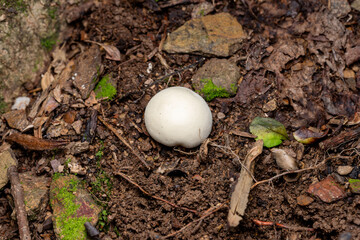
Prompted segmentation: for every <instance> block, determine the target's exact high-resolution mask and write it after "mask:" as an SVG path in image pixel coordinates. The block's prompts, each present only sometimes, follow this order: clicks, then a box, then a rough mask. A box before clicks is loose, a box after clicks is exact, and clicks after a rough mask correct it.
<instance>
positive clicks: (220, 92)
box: [198, 78, 230, 102]
mask: <svg viewBox="0 0 360 240" xmlns="http://www.w3.org/2000/svg"><path fill="white" fill-rule="evenodd" d="M201 82H202V83H204V86H203V88H202V89H201V90H200V91H198V93H200V94H202V95H203V96H204V98H205V100H206V101H208V102H209V101H211V100H213V99H214V98H217V97H230V93H229V92H228V91H226V89H225V88H223V87H219V86H216V85H215V84H214V83H213V82H212V79H209V78H206V79H201Z"/></svg>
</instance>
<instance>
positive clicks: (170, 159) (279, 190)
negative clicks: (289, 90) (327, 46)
mask: <svg viewBox="0 0 360 240" xmlns="http://www.w3.org/2000/svg"><path fill="white" fill-rule="evenodd" d="M141 2H143V1H134V2H133V1H119V0H114V1H112V0H107V1H103V2H102V3H101V4H100V3H99V4H96V5H94V6H93V7H92V8H91V9H90V11H89V12H87V13H85V14H84V16H83V17H82V18H80V19H78V20H77V21H75V22H73V23H72V30H71V32H70V33H69V34H68V39H66V40H67V42H68V43H69V44H67V47H68V48H69V49H68V51H70V50H71V49H70V48H71V44H75V43H77V42H82V43H83V44H84V46H85V47H89V46H90V45H91V44H90V43H84V42H83V40H84V39H85V40H86V39H88V40H91V41H95V42H101V43H109V44H111V45H114V46H116V47H117V48H118V49H119V50H120V51H121V54H122V57H123V59H122V60H121V61H120V62H118V61H112V60H107V59H105V58H104V61H103V63H104V66H105V70H104V73H106V74H111V75H112V77H113V79H115V80H116V84H117V90H118V94H117V98H115V99H114V100H112V101H104V102H102V107H101V110H100V111H99V115H101V116H102V117H103V118H104V119H106V121H107V122H108V123H109V124H111V125H112V126H113V127H115V128H116V129H118V130H119V132H120V133H121V135H122V136H123V137H124V138H126V139H127V140H128V142H129V143H130V145H131V146H132V147H133V148H134V149H138V150H139V152H140V153H141V155H143V156H146V160H147V162H148V163H149V164H150V166H151V169H152V170H151V171H149V170H147V169H146V167H144V165H143V164H142V163H141V162H140V161H139V160H138V159H137V158H136V157H135V156H134V155H133V153H132V152H131V151H130V150H129V149H128V148H127V147H126V146H125V145H124V144H123V143H122V142H121V141H120V140H119V139H118V138H117V137H116V136H115V135H113V133H112V132H111V131H110V130H109V129H108V128H106V127H105V126H104V125H103V124H102V123H101V122H99V121H98V122H97V124H98V125H97V134H96V137H95V140H94V141H93V142H92V146H91V148H90V152H88V153H85V154H82V155H81V157H80V162H81V164H82V165H83V166H85V167H87V168H88V174H87V175H86V176H85V177H83V178H84V180H85V181H86V182H87V183H88V186H89V187H88V189H89V190H90V191H93V194H94V195H95V196H96V198H97V200H98V202H99V203H100V204H102V205H103V207H104V209H105V210H106V212H107V218H106V219H105V220H104V219H103V220H101V221H102V224H103V225H104V226H102V225H98V226H97V227H98V229H101V231H102V232H101V239H105V238H106V237H109V238H111V239H161V237H163V236H167V235H169V234H172V233H174V232H175V231H179V232H178V233H177V234H175V236H174V237H172V239H324V240H325V239H338V236H339V235H340V234H341V233H342V232H350V233H351V234H352V237H353V238H352V239H360V228H359V225H360V221H359V217H358V216H359V213H360V210H359V209H360V208H359V206H360V197H359V195H355V194H351V193H350V192H349V191H348V195H347V197H345V198H343V199H340V200H338V201H336V202H333V203H324V202H322V201H321V200H320V199H318V198H316V197H314V199H315V201H314V202H313V203H311V204H310V205H308V206H299V205H298V204H297V200H296V199H297V197H298V196H299V195H301V194H306V191H307V189H308V187H309V185H310V184H311V183H313V182H314V181H315V180H321V179H323V178H324V177H326V176H327V175H329V174H331V173H332V172H334V170H335V168H336V167H337V166H339V165H352V166H358V165H359V157H358V150H357V148H356V146H357V142H356V140H355V141H354V140H352V141H350V142H347V143H345V144H342V145H341V146H339V147H337V148H336V149H330V150H328V151H324V150H322V149H320V147H319V146H318V145H317V144H313V145H309V146H305V148H304V149H302V148H301V146H300V145H301V144H299V143H297V142H296V141H295V140H293V139H292V137H291V140H288V141H285V142H284V143H283V146H286V147H288V148H291V149H293V150H294V151H295V152H301V153H303V157H302V158H301V162H302V163H303V166H304V167H309V166H313V165H314V164H315V163H316V162H317V163H318V162H321V161H322V160H323V159H324V158H326V157H327V156H333V155H336V154H341V155H343V156H354V158H353V159H352V160H342V159H339V160H331V161H329V163H328V164H326V165H324V166H323V167H320V168H318V169H315V170H311V171H305V172H303V173H302V175H301V176H300V178H299V180H298V181H296V182H292V183H290V182H286V181H285V180H284V179H283V178H282V177H281V178H278V179H276V180H274V181H272V182H271V183H265V184H260V185H258V186H256V187H255V188H254V189H252V190H251V192H250V197H249V203H248V207H247V209H246V213H245V217H244V219H243V220H242V222H241V223H240V226H239V227H237V228H235V229H230V228H229V227H228V225H227V213H228V206H229V200H230V197H231V193H232V185H233V183H234V182H235V179H236V176H237V175H238V173H239V172H240V169H241V166H240V164H239V163H238V160H237V159H236V158H235V157H234V155H233V154H232V153H231V151H230V149H231V150H232V151H233V152H234V153H235V154H237V155H238V156H239V158H240V159H241V160H243V159H244V157H245V156H246V154H247V152H248V151H249V149H250V148H251V146H252V144H253V142H254V140H253V139H251V138H245V137H241V136H238V135H237V134H234V130H237V131H245V132H248V129H249V124H250V122H251V121H252V119H254V118H255V117H256V116H265V113H264V111H263V105H264V104H265V103H267V102H268V101H269V100H271V99H276V101H277V103H278V107H277V109H276V110H275V111H272V112H269V113H267V115H268V116H269V117H272V118H275V119H277V120H278V121H280V122H282V123H283V124H284V125H285V127H286V129H287V131H288V132H289V133H291V132H293V131H295V130H296V129H297V127H298V122H299V121H300V120H304V118H301V117H300V116H299V113H298V112H297V111H296V110H295V109H294V108H293V106H292V105H291V104H289V99H286V98H284V97H283V95H282V93H283V91H282V89H281V88H282V87H284V86H283V85H282V84H281V83H279V81H278V79H279V75H277V73H276V71H275V70H274V71H268V69H264V68H263V67H256V66H255V65H256V60H257V61H258V64H260V62H263V60H264V59H265V60H266V58H267V56H268V55H269V54H267V56H266V54H264V52H265V51H266V48H267V47H268V46H270V45H271V46H276V45H275V43H276V42H280V41H282V39H283V38H284V39H285V37H284V35H285V33H286V34H288V35H292V36H293V37H294V38H295V37H296V38H299V39H301V38H304V39H305V38H306V37H307V36H308V35H306V32H305V31H304V32H302V33H299V34H297V33H295V32H291V31H287V29H286V28H284V27H283V26H285V21H292V23H294V22H296V21H300V20H299V19H298V18H304V16H306V15H308V14H311V13H312V12H316V11H319V12H320V11H322V9H323V7H322V5H323V3H321V1H306V2H303V1H298V2H299V3H300V4H299V9H297V10H296V11H297V13H298V15H297V16H298V18H297V19H293V18H291V17H290V18H289V17H286V13H289V12H290V10H291V8H290V7H289V6H290V3H291V2H295V1H282V2H284V3H283V5H282V4H275V3H274V4H273V5H274V6H273V7H269V6H267V7H268V8H269V9H266V8H265V7H264V8H265V10H264V9H262V8H261V7H260V6H257V5H256V4H255V3H254V4H251V3H250V2H249V1H217V3H216V7H215V10H214V12H213V13H215V12H223V11H227V12H229V13H230V14H232V15H233V16H236V18H237V19H238V21H239V22H240V23H241V24H242V25H243V27H244V28H245V30H246V31H247V32H250V31H253V32H252V35H251V37H250V38H249V39H247V40H246V41H245V43H244V46H243V48H242V49H241V50H240V51H239V52H238V53H237V54H236V55H235V56H234V57H235V58H238V59H239V60H238V64H237V65H238V66H239V67H240V68H241V69H242V74H243V75H244V80H243V82H242V83H241V85H240V90H239V91H240V92H241V91H243V92H242V93H240V94H238V95H237V97H235V98H234V99H231V100H223V99H216V100H214V101H212V102H209V106H210V108H211V111H212V113H213V117H214V122H213V130H212V133H211V135H210V139H211V142H212V143H215V144H217V145H220V146H226V147H228V148H226V149H225V151H223V150H222V149H221V148H218V147H215V146H214V145H211V144H209V145H208V153H207V155H206V157H203V158H201V157H200V151H199V148H195V149H190V150H189V149H182V148H169V147H165V146H163V145H161V144H159V143H157V142H155V141H154V140H152V139H151V137H150V136H149V135H148V133H147V132H146V128H145V125H144V120H143V113H144V109H145V107H146V104H147V102H148V101H149V100H150V98H151V97H152V96H153V95H155V94H156V93H157V92H158V91H159V90H161V89H164V88H166V87H167V86H191V77H192V75H193V70H194V68H192V69H190V70H188V69H186V70H182V71H180V74H176V75H173V76H171V77H170V78H167V79H166V81H160V82H158V83H156V84H154V85H153V86H152V87H150V88H149V89H146V90H145V91H143V89H144V86H145V85H144V84H145V82H146V81H148V80H149V79H152V80H156V79H160V78H161V77H162V76H165V75H166V74H167V73H169V72H170V70H175V69H178V70H181V69H184V67H186V66H189V65H191V64H194V63H196V62H197V61H199V60H200V59H201V58H202V56H195V55H187V54H166V53H163V54H162V56H163V57H164V58H165V60H166V61H167V63H168V64H169V66H170V69H166V68H165V67H164V65H163V64H162V63H161V62H160V60H159V58H157V57H156V56H154V57H152V58H151V59H149V60H147V61H144V59H145V58H146V57H147V56H149V54H150V53H151V52H152V51H153V49H154V48H155V47H156V46H158V45H159V43H160V41H161V38H162V37H163V34H164V32H165V31H167V32H171V31H173V30H175V29H176V28H177V27H179V26H181V25H182V24H183V23H184V22H185V21H187V20H189V19H190V18H191V16H190V15H191V10H192V8H193V6H194V4H189V3H188V4H180V5H177V6H172V7H169V8H165V9H162V11H153V9H152V8H151V7H147V6H148V5H147V4H149V3H151V2H152V1H144V3H141ZM246 2H248V3H247V4H245V5H244V3H246ZM274 2H277V1H274ZM324 4H325V6H326V5H327V1H325V3H324ZM270 8H271V9H270ZM284 11H285V13H284ZM277 14H278V15H277ZM351 14H352V17H353V20H351V22H352V23H353V24H352V25H350V26H349V25H348V26H349V28H352V32H353V33H354V34H355V35H356V34H357V33H358V31H357V30H358V20H359V14H358V12H352V13H351ZM299 15H300V16H299ZM346 21H347V19H341V22H342V23H344V24H345V23H346ZM283 32H284V33H283ZM283 34H284V35H283ZM355 37H356V38H357V37H358V36H355ZM275 50H276V49H275ZM256 51H258V52H257V53H256ZM261 51H262V52H261ZM250 53H251V54H250ZM242 56H251V57H250V58H251V61H252V62H251V63H249V61H247V60H246V58H241V57H242ZM305 59H312V60H313V61H316V60H315V58H314V57H313V56H312V55H311V53H310V52H307V53H305V56H303V57H301V58H299V59H298V58H295V57H294V58H293V59H292V60H291V61H289V62H285V64H284V66H282V69H280V70H279V71H280V72H281V76H285V78H286V77H287V76H290V75H291V74H292V73H291V71H292V70H291V67H292V66H294V65H295V64H297V63H298V62H302V61H303V60H305ZM279 61H281V60H279ZM149 62H151V63H152V64H153V66H154V68H153V70H152V72H151V73H150V74H149V73H147V71H146V70H147V68H148V63H149ZM249 64H250V65H251V66H250V67H249ZM261 64H263V63H261ZM315 64H317V65H316V66H317V69H316V70H315V71H316V73H315V74H314V75H313V78H314V79H315V80H316V79H320V78H322V77H323V75H322V74H323V70H326V71H330V70H329V68H328V67H327V66H326V64H325V65H324V64H323V63H317V62H315ZM197 67H198V66H196V67H195V69H196V68H197ZM337 79H340V78H339V77H335V76H332V77H331V81H333V82H335V81H336V80H337ZM315 80H314V81H315ZM322 84H323V83H322V82H321V81H318V82H317V83H316V84H314V85H309V86H308V87H309V88H314V89H315V90H314V91H312V93H313V95H307V97H308V100H309V101H310V100H311V101H313V102H318V101H321V100H320V96H317V95H316V94H315V93H316V87H318V86H319V85H322ZM330 90H332V89H330ZM134 91H139V92H140V93H133V92H134ZM306 91H307V90H306ZM356 91H358V90H354V92H355V93H356V94H357V92H356ZM129 93H133V94H129ZM142 93H144V94H142ZM290 101H291V100H290ZM339 101H341V99H340V100H339ZM308 110H309V108H308ZM66 111H67V109H62V108H60V109H57V110H56V114H55V116H54V118H55V117H56V116H57V115H59V114H61V113H64V112H66ZM311 111H313V112H312V113H314V111H317V109H316V108H314V109H310V112H311ZM220 112H221V113H224V115H225V117H224V118H222V117H221V115H218V113H220ZM314 115H315V116H314V117H312V118H308V119H306V118H305V120H306V121H305V123H306V124H307V125H305V126H310V125H311V126H314V127H321V126H325V125H324V124H326V123H327V121H328V119H329V117H328V113H326V114H325V113H324V114H323V115H322V114H321V113H319V114H317V113H314ZM219 116H220V118H219ZM303 116H304V115H302V117H303ZM312 116H313V115H312ZM89 117H90V111H88V110H87V109H85V110H84V109H82V110H81V111H79V112H78V113H77V118H79V119H83V120H84V122H86V120H87V119H89ZM301 124H304V121H302V122H301ZM326 126H327V127H329V128H330V134H334V135H336V134H338V133H339V130H336V126H335V127H334V126H332V125H326ZM349 129H350V128H349V127H344V126H340V130H349ZM335 130H336V131H335ZM289 135H290V134H289ZM81 138H82V136H80V135H79V136H73V137H72V140H73V141H75V140H81ZM14 148H15V147H14ZM16 148H17V149H16V156H17V158H18V160H19V162H20V166H19V171H28V170H32V169H35V168H36V166H37V162H36V161H37V160H38V159H40V158H41V156H42V155H43V156H52V155H53V154H55V157H58V156H62V155H63V153H62V152H55V153H54V152H45V153H39V152H35V151H27V150H24V149H22V148H21V147H16ZM99 151H102V152H103V155H102V157H100V156H99V154H97V153H99ZM56 154H59V155H56ZM269 155H270V151H269V150H268V149H264V151H263V153H262V154H261V155H260V156H259V158H258V160H257V162H256V166H255V174H254V176H255V178H256V179H257V180H258V181H259V180H264V179H268V178H270V177H272V176H275V175H276V174H278V173H280V172H281V170H279V169H278V167H277V166H276V164H275V162H274V160H273V159H272V158H270V157H269ZM59 158H61V157H59ZM176 163H177V164H176ZM165 164H167V165H174V166H172V167H168V168H167V170H166V171H165V173H163V174H160V173H157V172H156V169H158V168H159V167H160V166H164V165H165ZM118 172H122V173H123V174H125V175H126V176H128V177H129V178H130V179H131V180H132V181H133V182H135V183H137V184H138V185H139V186H141V188H143V189H144V190H145V191H147V192H148V193H149V194H150V195H154V196H157V197H160V198H163V199H166V200H168V201H169V202H172V203H175V204H177V205H178V206H181V207H185V208H188V209H193V210H196V211H197V213H198V214H196V213H193V212H191V211H188V210H185V209H182V208H180V207H173V206H170V205H169V204H167V203H164V202H162V201H159V200H157V199H154V198H152V197H150V196H148V195H146V194H144V193H143V192H141V191H140V190H139V188H138V187H136V186H135V185H134V184H131V183H130V182H129V181H127V180H126V179H124V178H122V177H121V176H119V175H118V174H117V173H118ZM39 174H42V175H44V174H45V175H47V176H52V174H53V173H52V171H51V170H49V171H48V172H46V170H44V172H41V171H40V172H39ZM105 175H106V178H109V179H110V183H109V184H108V183H104V182H101V183H100V185H101V186H100V188H96V187H95V185H94V183H95V182H97V181H98V179H99V178H101V177H103V179H106V178H105V177H104V176H105ZM348 177H349V176H346V178H344V180H345V182H346V180H347V179H348ZM352 177H353V178H354V177H355V178H357V174H355V175H353V176H352ZM344 185H345V184H344ZM8 188H9V187H8ZM8 188H7V190H5V191H4V192H2V193H1V195H0V213H2V214H0V215H1V217H0V223H1V224H4V226H5V225H6V226H7V228H8V231H7V232H6V237H8V238H12V239H14V238H16V236H17V231H16V230H17V229H16V222H15V221H13V220H11V218H10V213H11V211H10V209H11V207H10V204H9V203H8V200H7V199H6V196H8V194H9V191H8ZM219 204H224V205H223V207H221V208H219V209H217V211H215V212H214V213H213V214H210V215H209V216H207V217H205V218H204V219H203V220H201V221H196V220H197V219H199V217H201V213H202V212H204V211H206V210H208V209H210V208H212V207H216V206H219ZM254 220H259V221H264V222H275V223H282V224H285V225H287V226H290V227H288V228H285V227H278V226H275V225H272V226H259V225H257V224H255V222H254ZM43 221H44V218H42V217H41V216H39V218H38V221H35V222H31V230H32V232H33V234H34V239H54V233H53V230H46V231H45V230H44V231H40V232H39V231H38V225H42V223H43ZM193 221H196V222H194V223H193V224H191V225H190V226H188V227H187V228H186V229H182V228H183V227H184V226H186V225H187V224H190V223H192V222H193ZM304 228H309V229H311V228H313V231H304ZM0 230H1V228H0ZM0 238H1V237H0ZM1 239H2V238H1Z"/></svg>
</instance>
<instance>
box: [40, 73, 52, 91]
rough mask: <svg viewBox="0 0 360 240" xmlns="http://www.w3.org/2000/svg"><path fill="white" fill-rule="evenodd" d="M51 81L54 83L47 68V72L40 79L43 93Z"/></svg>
mask: <svg viewBox="0 0 360 240" xmlns="http://www.w3.org/2000/svg"><path fill="white" fill-rule="evenodd" d="M53 81H54V76H53V75H52V74H51V72H50V68H49V70H48V71H47V72H46V73H45V74H44V76H43V77H42V78H41V88H42V90H43V91H44V90H45V89H47V88H48V87H49V86H50V84H51V83H52V82H53Z"/></svg>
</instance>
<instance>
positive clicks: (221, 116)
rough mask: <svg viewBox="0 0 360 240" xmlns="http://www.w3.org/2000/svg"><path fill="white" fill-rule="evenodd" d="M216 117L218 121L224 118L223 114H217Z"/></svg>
mask: <svg viewBox="0 0 360 240" xmlns="http://www.w3.org/2000/svg"><path fill="white" fill-rule="evenodd" d="M217 117H218V119H224V118H225V117H226V116H225V114H224V113H222V112H218V114H217Z"/></svg>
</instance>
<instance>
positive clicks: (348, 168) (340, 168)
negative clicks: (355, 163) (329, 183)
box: [336, 166, 354, 176]
mask: <svg viewBox="0 0 360 240" xmlns="http://www.w3.org/2000/svg"><path fill="white" fill-rule="evenodd" d="M353 169H354V167H352V166H338V167H337V169H336V171H337V173H338V174H340V175H342V176H344V175H348V174H349V173H351V171H352V170H353Z"/></svg>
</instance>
